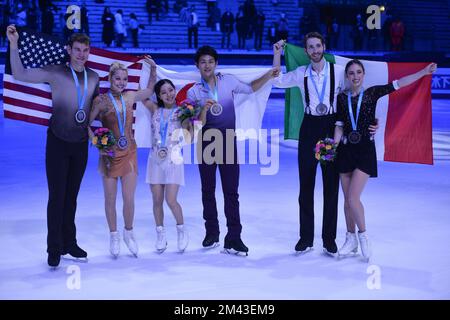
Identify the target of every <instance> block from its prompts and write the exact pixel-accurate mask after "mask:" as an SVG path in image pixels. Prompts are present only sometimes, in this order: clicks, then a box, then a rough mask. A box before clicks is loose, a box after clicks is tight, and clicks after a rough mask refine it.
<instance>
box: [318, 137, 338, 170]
mask: <svg viewBox="0 0 450 320" xmlns="http://www.w3.org/2000/svg"><path fill="white" fill-rule="evenodd" d="M336 148H337V144H336V143H335V142H334V139H331V138H325V139H323V140H319V141H318V142H317V144H316V147H315V149H314V151H315V153H316V159H317V160H319V161H320V163H321V164H326V163H328V162H330V161H334V159H335V158H336V153H337V152H336Z"/></svg>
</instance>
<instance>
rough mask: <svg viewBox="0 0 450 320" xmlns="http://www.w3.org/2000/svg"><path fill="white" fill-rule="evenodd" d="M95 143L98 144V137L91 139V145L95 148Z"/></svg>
mask: <svg viewBox="0 0 450 320" xmlns="http://www.w3.org/2000/svg"><path fill="white" fill-rule="evenodd" d="M97 142H98V137H93V138H92V144H93V145H94V146H96V145H97Z"/></svg>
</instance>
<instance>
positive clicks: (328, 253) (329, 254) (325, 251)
mask: <svg viewBox="0 0 450 320" xmlns="http://www.w3.org/2000/svg"><path fill="white" fill-rule="evenodd" d="M323 253H324V254H325V255H327V256H330V257H333V258H338V257H339V252H336V253H333V252H330V251H328V250H327V249H325V248H324V249H323Z"/></svg>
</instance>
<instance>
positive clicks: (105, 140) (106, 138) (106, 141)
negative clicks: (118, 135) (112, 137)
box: [102, 136, 108, 146]
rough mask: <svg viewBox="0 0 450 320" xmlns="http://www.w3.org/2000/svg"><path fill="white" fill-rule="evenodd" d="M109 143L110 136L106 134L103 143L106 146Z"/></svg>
mask: <svg viewBox="0 0 450 320" xmlns="http://www.w3.org/2000/svg"><path fill="white" fill-rule="evenodd" d="M107 144H108V137H107V136H104V137H103V138H102V145H104V146H106V145H107Z"/></svg>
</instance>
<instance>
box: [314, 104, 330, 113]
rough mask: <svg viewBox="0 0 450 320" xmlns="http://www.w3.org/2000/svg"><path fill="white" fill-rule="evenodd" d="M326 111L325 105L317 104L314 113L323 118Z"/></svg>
mask: <svg viewBox="0 0 450 320" xmlns="http://www.w3.org/2000/svg"><path fill="white" fill-rule="evenodd" d="M327 111H328V108H327V105H326V104H324V103H319V104H318V105H317V107H316V112H317V114H318V115H321V116H323V115H324V114H326V113H327Z"/></svg>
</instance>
